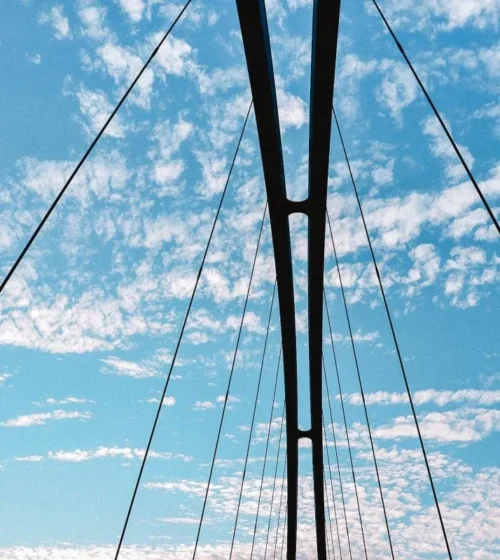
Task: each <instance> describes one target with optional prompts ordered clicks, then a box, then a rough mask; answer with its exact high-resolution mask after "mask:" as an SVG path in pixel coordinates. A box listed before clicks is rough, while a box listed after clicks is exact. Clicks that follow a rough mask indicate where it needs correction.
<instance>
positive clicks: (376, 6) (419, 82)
mask: <svg viewBox="0 0 500 560" xmlns="http://www.w3.org/2000/svg"><path fill="white" fill-rule="evenodd" d="M372 2H373V4H374V5H375V8H376V9H377V11H378V13H379V14H380V17H381V18H382V21H383V22H384V24H385V26H386V28H387V30H388V31H389V33H390V35H391V36H392V38H393V39H394V42H395V43H396V46H397V48H398V50H399V52H400V53H401V54H402V55H403V58H404V59H405V62H406V64H407V65H408V68H409V69H410V70H411V73H412V74H413V76H414V77H415V79H416V80H417V83H418V85H419V86H420V89H421V90H422V93H423V94H424V95H425V98H426V99H427V102H428V103H429V105H430V107H431V109H432V111H433V112H434V115H435V116H436V118H437V119H438V121H439V124H440V125H441V128H442V129H443V130H444V132H445V134H446V136H447V137H448V140H449V141H450V144H451V145H452V147H453V149H454V150H455V153H456V154H457V156H458V159H459V160H460V163H461V164H462V166H463V168H464V170H465V172H466V173H467V175H468V176H469V179H470V181H471V183H472V184H473V185H474V188H475V189H476V192H477V194H478V195H479V198H480V199H481V201H482V203H483V205H484V207H485V209H486V211H487V212H488V214H489V215H490V218H491V220H492V222H493V223H494V224H495V227H496V228H497V231H498V233H499V234H500V224H499V223H498V220H497V218H496V217H495V214H494V213H493V210H492V209H491V207H490V205H489V203H488V201H487V200H486V198H485V196H484V194H483V192H482V191H481V188H480V187H479V185H478V183H477V181H476V179H475V178H474V175H473V174H472V171H471V170H470V168H469V166H468V165H467V162H466V161H465V158H464V157H463V155H462V152H461V151H460V148H459V147H458V146H457V144H456V142H455V140H454V139H453V136H452V135H451V132H450V131H449V129H448V127H447V126H446V123H445V122H444V120H443V118H442V117H441V115H440V113H439V111H438V110H437V108H436V106H435V105H434V102H433V101H432V99H431V96H430V95H429V93H428V92H427V89H426V88H425V86H424V84H423V83H422V80H421V79H420V77H419V75H418V74H417V71H416V70H415V68H414V67H413V64H412V63H411V61H410V59H409V58H408V56H407V54H406V52H405V50H404V48H403V46H402V45H401V43H400V42H399V40H398V38H397V37H396V34H395V33H394V31H393V30H392V27H391V26H390V24H389V22H388V21H387V19H386V17H385V15H384V13H383V12H382V10H381V8H380V6H379V5H378V3H377V2H376V0H372Z"/></svg>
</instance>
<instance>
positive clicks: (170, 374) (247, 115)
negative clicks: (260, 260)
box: [115, 101, 253, 560]
mask: <svg viewBox="0 0 500 560" xmlns="http://www.w3.org/2000/svg"><path fill="white" fill-rule="evenodd" d="M252 104H253V101H251V102H250V106H249V107H248V111H247V114H246V118H245V122H244V123H243V128H242V129H241V134H240V137H239V139H238V143H237V145H236V150H235V152H234V156H233V160H232V162H231V165H230V167H229V172H228V175H227V179H226V183H225V185H224V190H223V191H222V195H221V198H220V201H219V205H218V207H217V211H216V213H215V217H214V221H213V224H212V229H211V230H210V235H209V236H208V241H207V244H206V247H205V251H204V253H203V257H202V259H201V264H200V268H199V269H198V274H197V276H196V281H195V283H194V287H193V291H192V293H191V297H190V299H189V304H188V307H187V309H186V314H185V315H184V320H183V322H182V326H181V330H180V332H179V337H178V339H177V343H176V345H175V350H174V355H173V357H172V362H171V363H170V368H169V370H168V374H167V378H166V380H165V384H164V386H163V391H162V394H161V398H160V402H159V404H158V408H157V409H156V414H155V417H154V421H153V426H152V428H151V432H150V434H149V439H148V443H147V445H146V450H145V452H144V456H143V458H142V463H141V467H140V469H139V473H138V475H137V480H136V482H135V486H134V490H133V492H132V497H131V499H130V504H129V507H128V510H127V515H126V517H125V522H124V524H123V527H122V531H121V535H120V540H119V542H118V546H117V549H116V554H115V560H117V559H118V556H119V555H120V550H121V547H122V544H123V539H124V538H125V533H126V532H127V527H128V523H129V520H130V515H131V513H132V509H133V507H134V503H135V498H136V496H137V492H138V490H139V485H140V483H141V479H142V474H143V472H144V467H145V466H146V461H147V459H148V456H149V450H150V448H151V444H152V442H153V438H154V435H155V431H156V426H157V424H158V420H159V418H160V414H161V410H162V407H163V401H164V399H165V396H166V394H167V389H168V386H169V383H170V378H171V376H172V371H173V369H174V366H175V362H176V359H177V354H178V353H179V348H180V345H181V342H182V338H183V336H184V331H185V330H186V324H187V321H188V318H189V314H190V312H191V308H192V306H193V301H194V297H195V295H196V290H197V289H198V284H199V282H200V278H201V274H202V272H203V267H204V265H205V261H206V258H207V255H208V250H209V248H210V245H211V243H212V238H213V235H214V231H215V227H216V225H217V222H218V220H219V215H220V211H221V208H222V203H223V202H224V198H225V196H226V192H227V188H228V185H229V180H230V179H231V175H232V172H233V168H234V164H235V162H236V158H237V156H238V152H239V149H240V145H241V141H242V139H243V135H244V133H245V129H246V127H247V123H248V119H249V117H250V111H251V109H252Z"/></svg>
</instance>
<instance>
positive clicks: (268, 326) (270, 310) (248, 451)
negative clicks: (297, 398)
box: [229, 281, 276, 560]
mask: <svg viewBox="0 0 500 560" xmlns="http://www.w3.org/2000/svg"><path fill="white" fill-rule="evenodd" d="M275 295H276V281H275V282H274V288H273V295H272V298H271V307H270V309H269V317H268V320H267V328H266V337H265V339H264V349H263V351H262V360H261V362H260V371H259V380H258V382H257V391H256V394H255V401H254V405H253V412H252V422H251V424H250V433H249V435H248V444H247V451H246V456H245V466H244V467H243V475H242V477H241V486H240V494H239V497H238V507H237V509H236V518H235V520H234V528H233V537H232V539H231V550H230V552H229V560H231V558H232V557H233V549H234V540H235V538H236V529H237V527H238V518H239V515H240V507H241V498H242V496H243V487H244V485H245V478H246V474H247V467H248V458H249V456H250V446H251V443H252V435H253V429H254V425H255V415H256V412H257V403H258V402H259V395H260V386H261V381H262V372H263V370H264V361H265V358H266V350H267V341H268V339H269V329H270V326H271V318H272V314H273V307H274V298H275Z"/></svg>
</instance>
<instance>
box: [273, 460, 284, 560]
mask: <svg viewBox="0 0 500 560" xmlns="http://www.w3.org/2000/svg"><path fill="white" fill-rule="evenodd" d="M286 462H287V456H286V455H285V461H284V462H283V474H282V476H281V490H280V506H279V509H278V523H277V524H276V537H275V539H274V551H273V558H276V548H277V547H278V534H279V530H280V520H281V507H282V505H283V490H284V488H285V475H286Z"/></svg>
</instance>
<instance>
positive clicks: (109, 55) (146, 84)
mask: <svg viewBox="0 0 500 560" xmlns="http://www.w3.org/2000/svg"><path fill="white" fill-rule="evenodd" d="M97 54H98V56H99V57H100V59H101V60H102V62H103V64H104V66H105V68H106V70H107V72H108V74H109V75H110V76H111V77H112V78H113V80H114V81H115V83H116V84H118V85H121V86H122V87H123V88H126V87H128V86H129V85H130V84H131V83H132V81H133V80H134V79H135V77H136V76H137V74H139V71H140V70H141V68H142V66H143V64H144V62H143V61H142V60H141V58H139V57H138V56H137V55H135V54H133V53H132V52H130V51H129V50H128V49H126V48H123V47H120V46H119V45H117V44H114V43H112V42H107V43H105V44H104V45H102V46H101V47H99V48H98V49H97ZM153 82H154V73H153V71H152V70H151V69H150V68H146V70H145V71H144V73H143V74H142V76H141V78H140V79H139V81H138V82H137V84H136V85H135V87H134V89H133V91H132V94H131V96H130V99H131V100H132V101H133V102H134V103H136V104H137V105H139V106H140V107H142V108H144V109H148V108H149V106H150V101H151V94H152V90H153Z"/></svg>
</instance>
